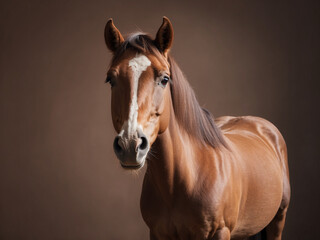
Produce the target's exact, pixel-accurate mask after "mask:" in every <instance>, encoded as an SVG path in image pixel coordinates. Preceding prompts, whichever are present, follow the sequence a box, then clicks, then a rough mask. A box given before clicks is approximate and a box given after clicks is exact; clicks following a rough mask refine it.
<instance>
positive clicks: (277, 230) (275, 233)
mask: <svg viewBox="0 0 320 240" xmlns="http://www.w3.org/2000/svg"><path fill="white" fill-rule="evenodd" d="M287 209H288V207H287V206H286V207H280V208H279V210H278V212H277V214H276V216H275V217H274V218H273V219H272V221H271V222H270V223H269V224H268V226H267V227H266V228H265V230H266V233H267V240H281V235H282V231H283V228H284V223H285V220H286V214H287Z"/></svg>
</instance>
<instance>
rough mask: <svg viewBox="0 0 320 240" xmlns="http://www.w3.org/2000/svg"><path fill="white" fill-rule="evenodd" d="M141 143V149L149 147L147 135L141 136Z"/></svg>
mask: <svg viewBox="0 0 320 240" xmlns="http://www.w3.org/2000/svg"><path fill="white" fill-rule="evenodd" d="M140 139H141V143H140V145H139V146H138V148H139V150H145V149H146V148H147V147H148V139H147V138H146V137H145V136H141V137H140Z"/></svg>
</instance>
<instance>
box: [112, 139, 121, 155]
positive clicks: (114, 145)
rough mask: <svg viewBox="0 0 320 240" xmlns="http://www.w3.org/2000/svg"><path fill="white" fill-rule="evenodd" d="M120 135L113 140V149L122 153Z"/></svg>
mask: <svg viewBox="0 0 320 240" xmlns="http://www.w3.org/2000/svg"><path fill="white" fill-rule="evenodd" d="M119 140H120V137H119V136H117V137H116V138H115V139H114V142H113V149H114V151H115V152H116V153H121V152H122V151H123V149H122V147H121V146H120V144H119Z"/></svg>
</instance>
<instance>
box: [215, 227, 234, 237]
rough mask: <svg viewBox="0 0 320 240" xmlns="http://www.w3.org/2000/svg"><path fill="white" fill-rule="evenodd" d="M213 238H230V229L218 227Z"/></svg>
mask: <svg viewBox="0 0 320 240" xmlns="http://www.w3.org/2000/svg"><path fill="white" fill-rule="evenodd" d="M212 240H230V230H229V229H228V228H227V227H224V228H221V229H218V230H217V231H216V232H215V234H214V236H213V238H212Z"/></svg>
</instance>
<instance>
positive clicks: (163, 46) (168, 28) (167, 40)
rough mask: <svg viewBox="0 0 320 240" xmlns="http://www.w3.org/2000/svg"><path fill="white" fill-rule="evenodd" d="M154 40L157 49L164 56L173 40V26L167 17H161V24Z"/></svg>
mask: <svg viewBox="0 0 320 240" xmlns="http://www.w3.org/2000/svg"><path fill="white" fill-rule="evenodd" d="M154 42H155V45H156V46H157V48H158V49H159V51H160V52H161V53H163V54H164V55H165V56H166V55H167V53H168V52H169V50H170V47H171V45H172V42H173V27H172V24H171V22H170V20H169V19H168V18H167V17H163V22H162V25H161V27H160V28H159V30H158V32H157V36H156V39H155V40H154Z"/></svg>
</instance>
